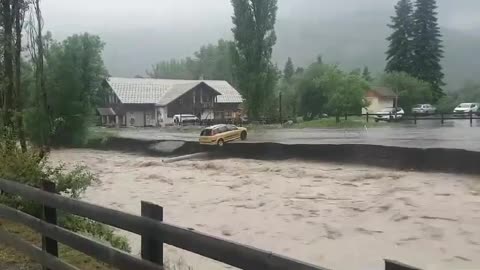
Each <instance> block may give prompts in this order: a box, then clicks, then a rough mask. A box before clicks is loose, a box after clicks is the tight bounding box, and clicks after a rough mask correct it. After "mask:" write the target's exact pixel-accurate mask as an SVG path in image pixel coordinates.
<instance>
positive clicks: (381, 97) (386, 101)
mask: <svg viewBox="0 0 480 270" xmlns="http://www.w3.org/2000/svg"><path fill="white" fill-rule="evenodd" d="M396 98H397V96H396V95H395V93H394V92H393V91H392V90H391V89H390V88H387V87H373V88H372V89H370V90H368V91H367V93H366V94H365V99H366V100H367V102H368V104H369V105H368V107H367V108H365V109H364V110H363V113H367V112H368V113H377V112H379V111H380V110H382V109H384V108H388V107H390V108H391V107H395V101H396Z"/></svg>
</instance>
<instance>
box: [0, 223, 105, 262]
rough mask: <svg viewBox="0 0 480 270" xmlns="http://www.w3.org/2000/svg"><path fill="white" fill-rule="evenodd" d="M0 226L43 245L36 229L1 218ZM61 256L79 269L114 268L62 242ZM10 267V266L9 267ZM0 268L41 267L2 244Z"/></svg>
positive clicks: (35, 243)
mask: <svg viewBox="0 0 480 270" xmlns="http://www.w3.org/2000/svg"><path fill="white" fill-rule="evenodd" d="M0 228H2V229H3V230H5V231H7V232H9V233H11V234H14V235H16V236H18V237H20V238H22V239H23V240H25V241H27V242H30V243H31V244H33V245H36V246H41V242H42V241H41V236H40V235H39V234H38V233H36V232H35V231H33V230H31V229H29V228H27V227H25V226H23V225H20V224H16V223H12V222H9V221H5V220H2V219H0ZM59 258H60V259H62V260H64V261H65V262H67V263H69V264H71V265H73V266H76V267H78V268H79V269H89V270H90V269H92V270H110V269H114V268H113V267H110V266H108V265H106V264H104V263H101V262H98V261H96V260H95V259H93V258H91V257H89V256H87V255H85V254H83V253H81V252H79V251H76V250H73V249H71V248H69V247H67V246H64V245H62V244H60V245H59ZM7 267H10V268H7ZM0 269H27V270H30V269H32V270H33V269H40V268H39V266H38V264H37V263H36V262H34V261H33V260H31V259H30V258H29V257H27V256H25V255H23V254H22V253H20V252H18V251H16V250H15V249H12V248H10V247H6V246H3V245H1V244H0Z"/></svg>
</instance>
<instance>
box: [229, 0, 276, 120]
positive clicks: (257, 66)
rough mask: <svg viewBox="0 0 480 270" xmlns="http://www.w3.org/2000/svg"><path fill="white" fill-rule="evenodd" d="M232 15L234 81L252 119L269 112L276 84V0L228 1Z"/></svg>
mask: <svg viewBox="0 0 480 270" xmlns="http://www.w3.org/2000/svg"><path fill="white" fill-rule="evenodd" d="M231 2H232V5H233V11H234V15H233V17H232V21H233V25H234V27H233V29H232V32H233V35H234V38H235V52H234V54H233V55H234V63H235V69H234V72H235V77H236V79H237V80H238V87H239V90H240V92H241V93H242V95H243V97H244V98H245V105H246V107H247V111H248V114H249V116H250V118H251V119H257V118H259V117H260V116H261V115H263V114H265V112H266V111H267V110H268V107H269V106H268V105H267V103H268V102H269V100H270V99H271V98H272V95H273V92H274V91H273V90H274V87H275V84H276V81H277V77H278V75H277V70H276V67H275V66H274V65H273V64H272V62H271V57H272V51H273V46H274V45H275V43H276V40H277V37H276V35H275V29H274V27H275V21H276V15H277V0H231Z"/></svg>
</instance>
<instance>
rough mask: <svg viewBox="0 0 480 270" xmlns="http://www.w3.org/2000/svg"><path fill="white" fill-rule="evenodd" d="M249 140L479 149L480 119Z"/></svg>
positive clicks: (278, 133) (142, 133)
mask: <svg viewBox="0 0 480 270" xmlns="http://www.w3.org/2000/svg"><path fill="white" fill-rule="evenodd" d="M199 133H200V128H199V129H198V131H195V130H193V131H192V130H190V131H189V132H182V131H175V130H171V129H169V130H168V131H166V130H165V129H155V128H150V129H149V128H147V129H132V128H126V129H121V130H120V131H119V132H118V135H117V136H120V137H128V138H136V139H149V140H184V141H196V140H198V136H199ZM248 142H275V143H283V144H373V145H385V146H399V147H412V148H454V149H465V150H471V151H480V120H475V121H474V123H473V127H470V123H469V121H465V120H454V121H447V122H445V124H444V125H443V126H442V125H441V124H440V123H439V122H437V121H419V122H418V124H417V125H414V124H413V123H396V124H391V125H389V126H385V127H375V128H367V127H364V128H360V129H334V128H328V129H327V128H322V129H287V128H284V129H280V128H278V129H256V130H251V131H250V132H249V136H248V140H247V141H246V142H245V143H248Z"/></svg>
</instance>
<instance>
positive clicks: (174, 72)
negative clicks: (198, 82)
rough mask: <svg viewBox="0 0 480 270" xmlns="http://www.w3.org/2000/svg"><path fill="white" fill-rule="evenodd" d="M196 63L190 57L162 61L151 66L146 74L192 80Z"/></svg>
mask: <svg viewBox="0 0 480 270" xmlns="http://www.w3.org/2000/svg"><path fill="white" fill-rule="evenodd" d="M195 65H196V64H195V63H194V61H193V60H192V59H191V58H187V59H182V60H175V59H172V60H170V61H162V62H160V63H157V64H155V65H153V66H152V70H151V71H147V75H148V76H150V77H152V78H156V79H177V80H194V79H198V77H195V68H196V66H195Z"/></svg>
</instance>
